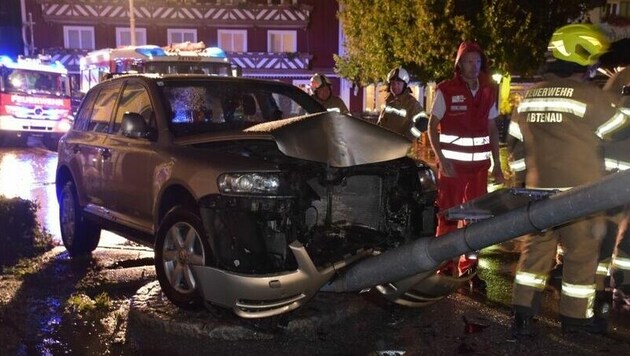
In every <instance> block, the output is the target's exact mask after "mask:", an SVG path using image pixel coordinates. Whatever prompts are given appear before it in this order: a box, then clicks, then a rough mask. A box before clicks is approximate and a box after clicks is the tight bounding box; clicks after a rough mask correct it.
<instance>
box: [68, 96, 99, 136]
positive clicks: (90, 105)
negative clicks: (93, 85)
mask: <svg viewBox="0 0 630 356" xmlns="http://www.w3.org/2000/svg"><path fill="white" fill-rule="evenodd" d="M98 92H99V91H98V90H94V91H90V92H88V93H87V94H86V96H85V98H84V99H83V103H82V104H81V107H80V109H79V112H78V113H77V117H76V120H75V122H74V129H75V130H81V131H86V130H87V128H88V125H89V123H90V117H91V116H92V110H93V109H94V102H95V101H96V97H97V96H98Z"/></svg>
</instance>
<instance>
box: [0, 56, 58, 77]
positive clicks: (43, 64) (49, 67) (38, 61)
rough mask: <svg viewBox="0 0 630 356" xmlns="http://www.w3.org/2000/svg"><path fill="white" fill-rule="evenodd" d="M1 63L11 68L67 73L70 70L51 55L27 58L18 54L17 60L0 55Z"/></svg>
mask: <svg viewBox="0 0 630 356" xmlns="http://www.w3.org/2000/svg"><path fill="white" fill-rule="evenodd" d="M0 65H4V66H6V67H7V68H11V69H27V70H38V71H43V72H52V73H60V74H67V73H68V71H67V69H66V67H65V66H64V65H63V63H61V62H59V61H54V62H53V61H52V60H51V57H50V56H49V55H39V57H38V58H26V57H23V56H18V58H17V61H14V60H13V59H11V57H9V56H6V55H0Z"/></svg>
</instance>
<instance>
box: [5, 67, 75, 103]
mask: <svg viewBox="0 0 630 356" xmlns="http://www.w3.org/2000/svg"><path fill="white" fill-rule="evenodd" d="M1 73H2V78H1V79H2V83H3V84H4V85H3V87H4V90H5V91H6V92H21V93H41V94H52V95H55V96H68V95H69V92H70V88H69V80H68V77H67V76H66V75H63V74H60V73H52V72H41V71H33V70H25V69H12V68H4V70H2V71H1Z"/></svg>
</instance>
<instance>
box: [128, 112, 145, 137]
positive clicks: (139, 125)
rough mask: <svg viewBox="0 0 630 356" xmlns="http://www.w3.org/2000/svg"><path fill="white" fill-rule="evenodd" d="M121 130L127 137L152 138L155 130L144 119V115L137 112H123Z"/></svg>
mask: <svg viewBox="0 0 630 356" xmlns="http://www.w3.org/2000/svg"><path fill="white" fill-rule="evenodd" d="M121 132H122V134H123V135H124V136H127V137H138V138H151V137H152V135H153V130H151V128H150V127H149V125H147V123H146V121H144V117H142V115H140V114H138V113H135V112H126V113H124V114H123V119H122V125H121Z"/></svg>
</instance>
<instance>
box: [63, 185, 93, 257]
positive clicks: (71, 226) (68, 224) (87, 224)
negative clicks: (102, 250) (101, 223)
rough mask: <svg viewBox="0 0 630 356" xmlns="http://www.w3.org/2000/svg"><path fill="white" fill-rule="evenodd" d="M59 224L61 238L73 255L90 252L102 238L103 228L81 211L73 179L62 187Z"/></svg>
mask: <svg viewBox="0 0 630 356" xmlns="http://www.w3.org/2000/svg"><path fill="white" fill-rule="evenodd" d="M59 225H60V227H61V240H62V241H63V245H64V246H65V247H66V250H68V253H70V256H72V257H80V256H85V255H88V254H90V253H91V252H92V251H94V249H96V246H98V241H99V240H100V238H101V229H100V228H99V227H98V225H96V224H95V223H93V222H91V221H89V220H87V219H85V217H84V216H83V214H82V213H81V206H79V199H78V194H77V189H76V188H75V186H74V182H73V181H72V180H69V181H67V182H66V183H65V184H64V185H63V188H62V189H61V194H60V199H59Z"/></svg>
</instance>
